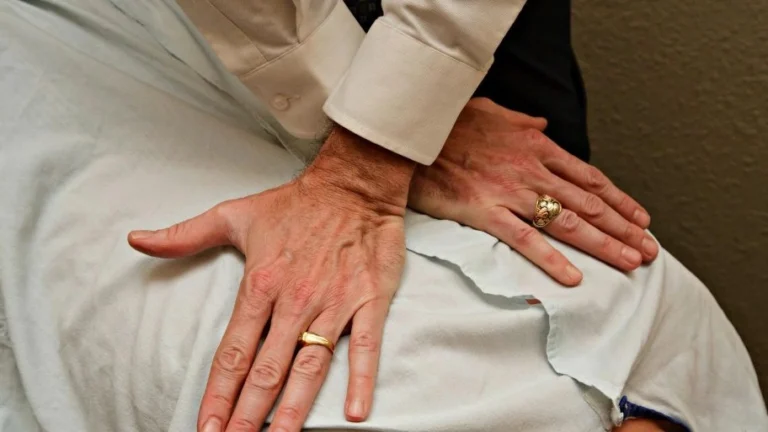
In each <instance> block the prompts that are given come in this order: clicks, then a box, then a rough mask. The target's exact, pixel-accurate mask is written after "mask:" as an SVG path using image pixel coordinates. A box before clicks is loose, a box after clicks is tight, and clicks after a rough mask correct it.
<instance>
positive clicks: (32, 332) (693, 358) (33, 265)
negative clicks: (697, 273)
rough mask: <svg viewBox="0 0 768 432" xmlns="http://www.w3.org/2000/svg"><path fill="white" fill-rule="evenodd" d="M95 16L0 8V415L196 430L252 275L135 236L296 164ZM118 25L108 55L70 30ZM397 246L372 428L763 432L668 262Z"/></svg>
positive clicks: (495, 248) (231, 106) (329, 408)
mask: <svg viewBox="0 0 768 432" xmlns="http://www.w3.org/2000/svg"><path fill="white" fill-rule="evenodd" d="M72 3H73V4H79V3H78V2H72ZM85 4H88V5H90V6H88V7H87V8H86V7H85V6H83V7H84V8H85V9H83V10H84V11H85V12H83V13H86V15H83V16H84V17H88V19H89V20H92V21H88V20H85V18H83V20H80V21H68V20H67V19H64V18H61V17H60V16H57V15H55V13H56V11H53V10H40V9H35V8H34V7H32V6H29V5H27V4H21V3H18V4H17V3H9V4H7V5H5V4H4V5H0V65H2V66H6V69H2V68H0V70H2V72H0V74H2V76H0V78H2V79H0V92H2V94H12V95H13V98H3V99H2V100H0V172H2V173H3V176H4V179H5V178H6V176H7V179H9V181H4V182H2V183H3V184H2V185H0V208H3V209H13V211H12V212H6V213H5V214H4V215H3V216H2V218H3V219H2V221H3V223H2V230H0V244H2V245H3V248H2V249H0V288H1V289H2V294H3V296H2V298H3V299H4V315H2V314H0V319H4V320H5V321H7V326H8V329H9V334H8V337H7V338H6V339H5V340H4V341H5V342H4V343H5V345H6V348H3V349H4V351H2V353H3V355H4V357H0V358H5V359H9V360H10V359H13V361H14V362H15V364H16V369H14V368H11V367H6V368H3V369H0V374H5V376H0V379H2V380H4V382H6V381H5V380H6V378H7V382H11V381H12V380H18V379H19V378H21V381H22V383H23V388H24V390H25V393H26V398H27V399H28V400H27V401H25V402H24V403H26V402H28V403H29V404H30V406H31V407H32V410H27V411H26V412H25V414H13V412H14V409H15V408H14V409H9V408H8V406H5V407H2V406H0V414H4V411H2V410H5V412H8V413H9V414H8V415H9V418H13V415H18V417H17V420H12V421H18V422H23V421H30V420H29V418H28V417H24V416H30V415H31V412H34V416H35V420H33V421H35V422H39V424H40V426H42V427H43V428H44V429H46V430H56V431H68V430H71V431H83V430H114V431H135V430H142V431H155V430H157V431H165V430H174V431H176V430H178V431H188V430H193V429H194V427H195V420H196V416H197V412H196V410H197V407H198V404H199V399H200V397H201V395H202V391H203V388H204V386H205V382H206V379H207V373H208V368H209V365H210V361H211V358H212V355H213V352H214V351H215V349H216V346H217V344H218V342H219V340H220V337H221V334H222V333H223V330H224V327H225V326H226V323H227V321H228V318H229V315H230V313H231V309H232V304H233V301H234V295H235V292H236V290H237V287H238V285H239V279H240V277H241V275H242V268H243V260H242V257H241V256H239V255H238V254H237V253H236V252H235V251H233V250H228V249H223V250H216V251H211V252H209V253H206V254H203V255H201V256H198V257H195V258H191V259H187V260H179V261H161V260H156V259H151V258H148V257H145V256H143V255H140V254H138V253H137V252H135V251H133V250H132V249H130V248H129V247H128V245H127V243H126V241H125V235H126V233H127V232H128V231H129V230H131V229H135V228H137V227H161V226H166V225H168V224H170V223H173V222H175V221H177V220H180V219H184V218H186V217H189V216H192V215H195V214H198V213H200V212H201V211H202V210H205V209H206V208H208V207H210V206H212V205H214V204H216V203H218V202H220V201H223V200H225V199H229V198H235V197H239V196H243V195H247V194H252V193H257V192H260V191H262V190H265V189H268V188H270V187H273V186H276V185H278V184H281V183H283V182H285V181H287V180H289V179H290V178H291V177H292V176H294V175H295V173H296V172H297V171H298V170H300V169H301V164H300V163H299V161H298V160H297V159H296V158H294V157H293V156H291V155H290V154H289V153H288V152H287V151H286V150H284V149H283V148H282V147H281V146H280V145H279V144H278V143H277V141H276V140H275V139H274V138H273V137H272V136H271V135H269V134H267V133H266V132H264V131H263V129H261V128H260V126H261V124H262V122H258V121H256V120H254V119H252V118H250V117H249V113H250V112H252V111H251V110H249V109H244V108H243V106H242V103H243V101H242V100H240V101H239V102H235V100H234V99H233V98H232V97H231V95H230V94H226V93H225V92H223V91H221V90H220V89H217V88H215V87H214V86H213V85H212V84H211V83H210V82H207V81H205V80H203V79H202V78H201V76H200V75H199V74H198V72H199V71H197V72H196V71H195V70H192V69H191V68H190V67H189V66H188V65H186V64H183V63H181V62H180V60H179V57H175V56H172V55H171V54H169V53H168V52H167V51H165V49H168V47H167V46H166V47H163V46H161V45H159V44H157V43H156V42H153V41H152V40H151V38H148V37H144V36H146V35H144V36H142V34H143V33H141V31H143V30H142V27H141V26H139V27H136V23H133V22H131V21H124V18H121V16H120V14H119V11H118V10H116V9H114V8H113V7H111V6H110V5H109V3H108V2H104V4H105V6H103V8H100V7H96V6H93V5H97V4H99V2H91V1H89V2H83V5H85ZM9 5H11V6H9ZM73 7H74V6H73ZM89 8H91V9H89ZM75 10H78V9H77V8H76V7H75ZM88 14H90V15H88ZM110 20H114V22H117V23H118V24H119V25H117V27H116V28H113V31H114V32H115V33H114V34H112V33H109V32H103V31H102V32H90V33H89V32H83V31H82V26H83V25H84V24H83V23H88V22H91V23H92V24H94V25H96V24H99V25H104V26H107V25H108V24H109V23H112V24H109V25H115V24H114V22H113V21H110ZM40 28H43V29H46V30H47V31H43V32H41V31H40ZM134 32H135V35H134ZM105 34H106V35H110V34H111V35H112V36H110V37H111V38H112V39H109V40H106V41H105V40H104V39H103V38H104V37H107V36H105ZM52 35H55V37H54V36H52ZM131 38H134V39H131ZM126 41H133V42H134V45H136V46H139V47H141V48H140V49H139V48H136V46H132V45H130V44H127V42H126ZM193 42H194V41H192V40H190V42H189V43H190V44H191V43H193ZM104 44H106V45H107V46H106V47H104V46H102V45H104ZM100 50H103V51H104V52H105V54H103V55H102V54H100V52H101V51H100ZM121 50H122V51H121ZM182 58H183V57H182ZM3 86H4V87H3ZM11 91H12V92H11ZM255 126H259V127H255ZM406 235H407V242H408V248H409V253H408V255H407V262H406V269H405V274H404V277H403V283H402V286H401V288H400V290H399V291H398V294H397V295H396V297H395V299H394V302H393V304H392V308H391V312H390V316H389V319H388V321H387V327H386V330H385V339H384V343H383V354H382V363H381V372H380V377H379V381H378V385H377V393H376V405H375V407H374V410H373V414H372V416H371V419H370V420H369V422H368V423H366V428H370V429H382V430H383V429H387V430H456V429H457V425H461V426H460V429H461V430H463V431H472V430H476V431H487V430H517V429H525V430H532V431H536V430H542V431H544V430H552V426H553V425H559V427H557V430H563V431H566V430H574V431H587V430H598V429H599V428H601V427H603V426H605V425H607V424H608V423H610V422H611V421H612V419H611V417H612V416H613V417H614V420H616V419H617V418H618V417H617V416H619V411H618V406H617V403H618V401H619V398H620V397H621V396H625V395H626V396H629V397H630V398H631V399H633V400H634V401H636V402H637V403H643V404H645V405H647V406H651V407H654V408H657V409H659V410H662V411H664V412H666V413H667V414H669V415H672V416H675V417H678V418H680V419H683V420H685V421H687V422H690V423H693V424H696V423H694V422H699V421H701V422H709V421H712V422H715V421H718V422H719V421H722V422H734V421H735V422H741V423H742V424H746V425H750V426H753V425H758V424H759V422H760V421H764V420H765V418H764V417H765V416H764V408H761V400H760V395H759V393H758V390H757V384H756V379H755V377H754V371H753V370H752V369H751V365H750V363H749V359H748V357H747V355H746V351H745V350H744V348H743V346H742V345H741V342H740V340H739V339H738V336H737V335H736V334H735V332H734V331H733V329H732V327H731V326H730V324H729V323H728V321H727V319H725V317H724V316H723V315H722V312H721V311H720V309H719V308H718V307H717V305H716V303H715V302H714V300H713V299H712V297H711V296H710V295H709V293H708V292H707V291H706V289H705V288H704V287H703V286H702V285H701V284H700V282H698V280H696V278H695V277H693V276H692V275H691V274H690V273H688V272H687V271H686V270H685V269H684V268H683V267H682V266H681V265H680V264H679V263H678V262H677V261H676V260H674V258H672V257H671V256H669V255H668V254H666V253H665V252H663V251H662V253H661V254H660V257H659V259H658V260H657V261H656V262H655V263H654V264H653V265H651V266H649V267H645V268H642V269H640V270H638V271H637V272H635V273H634V274H632V275H626V274H622V273H620V272H617V271H615V270H613V269H611V268H609V267H607V266H605V265H604V264H602V263H600V262H598V261H595V260H593V259H591V258H589V257H587V256H586V255H583V254H581V253H580V252H578V251H575V250H572V249H569V248H567V247H566V246H564V245H561V244H558V247H560V248H561V250H563V251H564V253H566V255H567V256H568V257H569V259H571V260H572V261H574V262H575V263H576V264H577V265H579V266H580V268H582V270H583V271H584V274H585V278H584V283H583V284H582V286H581V287H579V288H576V289H573V290H567V289H564V288H562V287H560V286H558V285H557V284H555V283H554V282H553V281H552V280H550V279H549V278H548V277H547V276H546V275H544V274H542V273H541V272H540V271H539V270H538V269H537V268H536V267H534V266H533V265H531V264H530V263H529V262H528V261H526V260H525V259H523V258H522V257H520V256H519V255H517V254H516V253H514V252H513V251H511V250H509V248H507V247H506V246H504V245H503V244H499V243H498V242H496V241H495V239H493V238H491V237H489V236H487V235H486V234H483V233H479V232H476V231H474V230H471V229H468V228H465V227H461V226H459V225H457V224H454V223H452V222H449V221H436V220H433V219H431V218H428V217H426V216H423V215H418V214H415V213H409V214H408V217H407V234H406ZM531 297H535V298H538V299H539V300H541V302H542V304H541V305H529V304H528V303H527V302H526V301H525V299H527V298H531ZM3 316H4V318H3ZM0 342H2V341H0ZM345 351H346V340H342V341H341V342H340V343H339V345H338V348H337V351H336V355H335V357H334V361H333V364H332V367H331V371H330V374H329V377H328V380H327V382H326V384H325V385H324V387H323V390H322V392H321V394H320V396H319V398H318V401H317V403H316V404H315V408H314V409H313V411H312V414H311V416H310V418H309V420H308V423H307V426H308V427H313V428H328V429H343V428H348V427H350V425H349V424H347V423H346V422H345V421H344V418H343V403H344V396H345V391H346V383H347V375H346V374H347V365H346V352H345ZM715 352H718V353H719V354H718V355H715V354H714V353H715ZM6 364H8V363H6ZM726 373H727V376H726ZM702 377H706V379H702ZM0 391H2V390H0ZM726 397H728V398H732V399H731V400H732V402H726V403H725V407H723V405H722V404H719V405H718V404H715V402H718V401H722V400H724V399H725V398H726ZM2 400H3V398H0V401H2ZM16 403H18V404H20V403H21V402H18V401H17V402H16ZM14 407H15V405H14ZM725 408H727V409H725ZM761 410H762V411H761ZM18 412H19V411H18V410H17V411H16V413H18ZM22 417H23V418H22ZM702 424H705V423H702ZM730 424H733V423H730ZM25 430H27V429H25Z"/></svg>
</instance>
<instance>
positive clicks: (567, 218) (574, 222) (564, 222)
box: [555, 210, 581, 234]
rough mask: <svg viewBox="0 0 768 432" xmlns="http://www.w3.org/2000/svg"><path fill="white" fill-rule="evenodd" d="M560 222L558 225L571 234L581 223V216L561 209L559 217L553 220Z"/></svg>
mask: <svg viewBox="0 0 768 432" xmlns="http://www.w3.org/2000/svg"><path fill="white" fill-rule="evenodd" d="M555 222H557V223H559V224H560V227H561V228H562V229H563V231H565V232H566V233H568V234H573V233H575V232H576V231H578V229H579V227H580V225H581V218H580V217H579V216H578V215H577V214H576V213H574V212H572V211H570V210H563V212H562V213H561V214H560V217H558V218H557V220H556V221H555Z"/></svg>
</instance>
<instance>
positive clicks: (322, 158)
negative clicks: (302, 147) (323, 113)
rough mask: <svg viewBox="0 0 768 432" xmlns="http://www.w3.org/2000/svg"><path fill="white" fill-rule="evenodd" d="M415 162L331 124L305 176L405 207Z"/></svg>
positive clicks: (314, 181)
mask: <svg viewBox="0 0 768 432" xmlns="http://www.w3.org/2000/svg"><path fill="white" fill-rule="evenodd" d="M415 168H416V162H413V161H411V160H409V159H406V158H404V157H402V156H400V155H397V154H395V153H392V152H390V151H389V150H387V149H385V148H383V147H380V146H378V145H376V144H374V143H371V142H369V141H367V140H365V139H364V138H361V137H359V136H357V135H355V134H354V133H352V132H350V131H348V130H346V129H344V128H343V127H341V126H338V125H337V126H334V128H333V130H332V132H331V134H330V135H329V136H328V139H326V141H325V143H324V144H323V147H322V148H321V149H320V152H319V153H318V155H317V158H316V159H315V160H314V162H313V163H312V164H311V165H310V166H309V167H308V168H307V171H306V172H305V176H304V177H305V178H306V180H307V181H309V182H312V183H318V182H322V183H327V185H328V186H329V187H334V188H339V189H343V190H345V191H350V192H354V193H356V194H358V195H360V196H362V197H364V198H365V199H367V200H371V201H372V202H377V203H381V204H385V205H388V206H392V207H393V209H397V208H400V209H405V206H406V205H407V202H408V188H409V185H410V182H411V177H413V173H414V170H415Z"/></svg>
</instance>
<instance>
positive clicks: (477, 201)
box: [408, 98, 659, 286]
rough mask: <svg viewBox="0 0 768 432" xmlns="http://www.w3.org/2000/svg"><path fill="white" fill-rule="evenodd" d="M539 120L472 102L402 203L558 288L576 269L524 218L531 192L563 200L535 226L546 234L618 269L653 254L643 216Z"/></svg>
mask: <svg viewBox="0 0 768 432" xmlns="http://www.w3.org/2000/svg"><path fill="white" fill-rule="evenodd" d="M545 127H546V121H545V120H544V119H541V118H533V117H529V116H527V115H525V114H521V113H518V112H514V111H510V110H507V109H505V108H503V107H500V106H498V105H496V104H495V103H493V102H492V101H490V100H488V99H485V98H476V99H472V100H471V101H469V103H468V104H467V106H466V107H465V108H464V110H463V111H462V113H461V115H460V116H459V118H458V120H457V122H456V125H455V126H454V128H453V131H452V132H451V134H450V136H449V137H448V141H447V142H446V144H445V147H443V151H442V152H441V153H440V156H439V157H438V158H437V160H436V161H435V163H434V164H432V165H431V166H419V167H418V168H417V169H416V173H415V174H414V177H413V181H412V183H411V191H410V196H409V199H408V204H409V205H410V206H411V207H412V208H413V209H415V210H418V211H421V212H423V213H426V214H428V215H431V216H434V217H438V218H442V219H451V220H454V221H457V222H460V223H462V224H465V225H469V226H471V227H474V228H476V229H479V230H482V231H485V232H487V233H489V234H491V235H493V236H495V237H497V238H498V239H500V240H501V241H503V242H505V243H507V244H508V245H509V246H510V247H512V248H513V249H515V250H517V251H518V252H520V253H521V254H522V255H524V256H525V257H526V258H528V259H529V260H531V261H532V262H533V263H534V264H536V265H538V266H539V267H541V268H542V269H543V270H544V271H546V272H547V273H548V274H549V275H551V276H552V277H553V278H555V279H556V280H557V281H559V282H560V283H562V284H564V285H568V286H573V285H576V284H578V283H579V282H580V281H581V279H582V274H581V272H580V271H579V270H578V269H576V268H575V267H574V266H573V265H572V264H571V263H570V262H569V261H568V259H567V258H565V256H563V254H561V253H560V252H559V251H557V249H555V248H554V247H552V245H550V244H549V243H548V242H547V241H546V240H545V238H544V236H542V235H541V234H540V233H539V232H538V231H537V230H536V229H535V228H533V227H532V226H531V224H530V223H529V222H527V221H530V220H531V219H532V217H533V211H534V203H535V202H536V198H537V197H538V196H539V195H540V194H547V195H550V196H552V197H554V198H556V199H558V200H559V201H560V202H561V203H562V205H563V212H562V213H561V214H560V216H559V217H558V218H557V219H555V220H554V221H553V222H552V223H550V224H549V225H548V226H547V227H546V228H545V229H544V231H546V232H547V233H549V234H550V235H552V236H553V237H555V238H558V239H560V240H562V241H564V242H566V243H569V244H571V245H573V246H575V247H577V248H579V249H581V250H583V251H584V252H586V253H588V254H590V255H593V256H595V257H597V258H599V259H601V260H603V261H605V262H607V263H609V264H611V265H613V266H615V267H617V268H619V269H621V270H625V271H630V270H633V269H635V268H637V267H638V266H640V264H641V263H642V262H643V261H651V260H653V259H654V258H655V257H656V255H657V254H658V252H659V247H658V245H657V244H656V242H655V241H654V240H653V238H652V237H651V236H650V235H648V234H646V233H645V232H644V229H645V228H647V227H648V225H649V224H650V216H649V215H648V213H647V212H646V211H645V210H644V209H643V208H642V207H641V206H640V205H639V204H638V203H637V202H635V200H633V199H632V198H630V197H629V196H628V195H627V194H625V193H624V192H622V191H621V190H619V189H618V188H617V187H616V186H614V185H613V184H612V183H611V182H610V180H608V178H607V177H606V176H605V175H603V173H601V172H600V171H599V170H598V169H597V168H595V167H594V166H591V165H589V164H586V163H584V162H582V161H581V160H579V159H577V158H576V157H574V156H572V155H570V154H568V153H567V152H566V151H565V150H563V149H561V148H560V147H558V146H557V145H556V144H555V143H553V142H552V141H550V140H549V139H548V138H547V137H546V136H545V135H544V134H543V133H542V132H541V131H542V130H544V128H545Z"/></svg>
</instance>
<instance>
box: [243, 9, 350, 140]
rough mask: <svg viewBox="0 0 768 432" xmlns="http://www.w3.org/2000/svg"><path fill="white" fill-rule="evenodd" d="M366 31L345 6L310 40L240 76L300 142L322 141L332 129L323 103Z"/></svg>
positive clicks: (316, 31)
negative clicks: (329, 129)
mask: <svg viewBox="0 0 768 432" xmlns="http://www.w3.org/2000/svg"><path fill="white" fill-rule="evenodd" d="M364 36H365V32H363V29H362V28H361V27H360V25H359V24H358V23H357V21H356V20H355V17H354V16H353V15H352V13H351V12H350V11H349V9H347V7H346V5H345V4H344V2H343V1H339V2H338V3H337V5H336V6H335V7H334V9H333V10H332V11H331V13H330V14H329V15H328V17H327V18H326V19H325V21H323V23H322V24H320V26H319V27H318V28H317V29H315V31H314V32H312V33H311V34H310V35H309V36H308V37H307V38H306V39H305V40H304V41H302V42H301V43H299V44H298V45H296V46H295V47H294V48H293V49H291V50H290V51H288V52H286V53H285V54H283V55H281V56H279V57H278V58H276V59H275V60H272V61H271V62H269V63H267V64H265V65H263V66H261V67H259V68H257V69H254V70H253V71H250V72H248V73H246V74H245V75H243V76H241V77H240V80H241V81H242V82H243V83H244V84H245V85H246V87H248V88H249V89H250V90H251V91H252V92H254V93H255V94H256V95H257V96H258V97H259V98H260V99H261V100H262V101H265V102H266V103H267V105H268V106H269V110H270V112H271V113H272V115H273V116H275V118H276V119H277V121H278V122H280V124H281V125H282V126H283V127H284V128H285V129H286V130H287V131H288V132H289V133H291V134H292V135H294V136H296V137H298V138H318V137H319V135H320V134H322V133H323V132H324V131H326V130H327V129H328V128H327V126H328V119H327V118H326V117H325V115H324V114H323V109H322V107H323V103H325V101H326V100H327V99H328V94H329V93H330V92H331V90H332V89H333V88H334V86H335V85H336V84H337V83H338V82H339V80H340V79H341V78H342V76H343V75H344V73H345V72H346V71H347V69H348V68H349V65H350V63H351V62H352V59H353V58H354V57H355V53H356V52H357V49H358V47H359V46H360V44H361V43H362V41H363V37H364Z"/></svg>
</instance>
